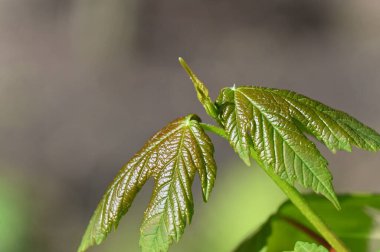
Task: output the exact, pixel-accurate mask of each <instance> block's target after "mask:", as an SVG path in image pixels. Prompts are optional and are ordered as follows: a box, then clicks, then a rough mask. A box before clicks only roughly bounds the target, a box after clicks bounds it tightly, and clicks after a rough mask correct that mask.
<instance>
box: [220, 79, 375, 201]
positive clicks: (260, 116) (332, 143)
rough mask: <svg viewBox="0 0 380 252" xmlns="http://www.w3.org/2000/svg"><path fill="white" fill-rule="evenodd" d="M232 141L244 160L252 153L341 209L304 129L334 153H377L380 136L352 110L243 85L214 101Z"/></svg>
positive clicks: (323, 167) (267, 165) (327, 171)
mask: <svg viewBox="0 0 380 252" xmlns="http://www.w3.org/2000/svg"><path fill="white" fill-rule="evenodd" d="M216 105H217V107H218V108H219V112H220V121H221V122H222V124H223V126H224V128H225V131H226V133H227V135H228V139H229V142H230V144H231V145H232V147H233V148H234V150H235V151H236V152H237V153H238V154H239V156H240V157H241V159H242V160H243V161H244V162H245V163H246V164H248V165H249V164H250V155H253V156H254V158H256V159H257V160H258V161H259V163H262V164H263V165H264V166H265V167H266V168H267V169H272V170H273V171H274V172H275V173H276V174H277V175H278V176H280V177H281V178H282V179H284V180H286V181H287V182H288V183H290V184H293V183H294V181H297V182H299V183H300V184H301V185H303V186H304V187H306V188H311V189H313V190H314V191H315V192H317V193H321V194H323V195H324V196H325V197H326V198H328V199H329V200H330V201H331V202H332V203H333V204H334V205H335V206H336V207H337V208H339V202H338V201H337V199H336V195H335V193H334V190H333V186H332V176H331V174H330V172H329V170H328V168H327V161H326V160H325V158H324V157H323V156H322V155H321V154H320V152H319V151H318V149H317V148H316V146H315V144H314V143H313V142H311V141H310V140H309V139H308V138H307V137H306V136H305V135H304V132H306V133H309V134H311V135H313V136H315V137H316V138H317V139H318V140H320V141H322V142H323V143H324V144H325V145H326V146H327V147H328V148H329V149H331V150H332V151H336V150H346V151H350V150H351V147H352V146H357V147H359V148H362V149H365V150H370V151H376V150H379V149H380V135H379V134H378V133H376V132H375V131H374V130H372V129H371V128H369V127H367V126H365V125H364V124H362V123H360V122H359V121H358V120H356V119H354V118H353V117H351V116H349V115H348V114H346V113H344V112H341V111H338V110H335V109H332V108H330V107H328V106H326V105H323V104H321V103H320V102H317V101H315V100H312V99H310V98H307V97H305V96H302V95H300V94H297V93H295V92H291V91H286V90H278V89H272V88H263V87H254V86H243V87H236V88H235V87H233V88H224V89H223V90H222V91H221V93H220V94H219V97H218V99H217V100H216Z"/></svg>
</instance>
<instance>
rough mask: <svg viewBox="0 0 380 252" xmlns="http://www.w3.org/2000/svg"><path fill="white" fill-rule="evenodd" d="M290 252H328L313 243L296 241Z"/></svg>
mask: <svg viewBox="0 0 380 252" xmlns="http://www.w3.org/2000/svg"><path fill="white" fill-rule="evenodd" d="M292 252H329V251H328V250H327V249H326V248H325V247H323V246H320V245H317V244H315V243H308V242H301V241H298V242H297V243H296V245H295V246H294V251H292Z"/></svg>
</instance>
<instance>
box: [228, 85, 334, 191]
mask: <svg viewBox="0 0 380 252" xmlns="http://www.w3.org/2000/svg"><path fill="white" fill-rule="evenodd" d="M235 92H239V93H240V94H242V95H243V96H244V97H245V98H246V99H247V100H248V101H249V102H250V103H251V104H252V106H254V107H255V108H256V109H257V110H258V111H260V113H261V114H262V115H263V117H264V118H265V119H266V120H267V121H268V123H270V120H268V118H267V117H266V114H265V113H264V112H262V111H261V110H260V108H259V107H258V106H257V105H256V103H255V102H254V101H253V100H252V99H251V98H250V97H248V96H247V95H246V94H245V93H244V92H242V91H240V90H239V89H236V90H235ZM234 100H235V101H234V102H235V110H236V95H235V96H234ZM270 125H271V126H272V127H273V129H274V130H275V131H276V132H277V133H278V134H279V136H281V138H282V140H283V142H285V143H286V144H287V145H288V146H289V147H290V148H291V149H292V151H293V152H294V154H295V155H297V156H298V158H299V159H300V160H302V162H303V163H305V164H307V163H306V162H305V161H304V160H303V159H302V158H301V157H300V156H299V155H298V154H297V152H296V151H294V149H293V148H292V147H291V146H290V145H289V144H288V142H287V141H286V140H285V139H284V138H283V136H282V134H280V133H279V130H278V129H277V128H276V127H275V126H274V125H273V124H272V123H270ZM306 167H308V168H309V171H310V172H311V173H312V174H313V175H314V177H315V178H317V179H318V182H319V183H320V184H322V185H323V187H324V188H325V190H326V191H327V192H328V193H329V194H330V196H332V198H335V197H334V196H335V195H333V194H332V193H331V192H330V190H329V189H328V187H327V186H326V185H325V182H324V181H321V180H320V178H319V176H316V175H315V173H314V171H313V169H310V166H309V165H306ZM325 168H327V167H326V166H325ZM326 172H328V170H327V171H326Z"/></svg>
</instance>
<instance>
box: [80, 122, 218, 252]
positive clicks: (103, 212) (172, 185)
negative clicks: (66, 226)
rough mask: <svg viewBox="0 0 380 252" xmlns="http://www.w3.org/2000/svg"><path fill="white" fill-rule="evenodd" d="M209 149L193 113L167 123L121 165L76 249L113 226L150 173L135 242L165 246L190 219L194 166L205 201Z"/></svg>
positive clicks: (211, 176) (212, 168)
mask: <svg viewBox="0 0 380 252" xmlns="http://www.w3.org/2000/svg"><path fill="white" fill-rule="evenodd" d="M213 152H214V148H213V145H212V143H211V140H210V139H209V137H208V136H207V135H206V134H205V132H204V131H203V129H202V127H201V126H200V119H199V118H198V117H197V116H195V115H189V116H187V117H184V118H180V119H177V120H175V121H173V122H172V123H170V124H168V125H167V126H166V127H165V128H163V129H162V130H161V131H159V132H158V133H157V134H156V135H154V136H153V137H152V138H151V139H150V140H149V141H148V142H147V143H146V144H145V146H144V147H143V148H142V149H141V150H140V151H139V152H138V153H137V154H136V155H135V156H134V157H133V158H132V159H131V160H130V161H129V162H128V163H127V164H126V165H125V166H124V167H123V168H122V169H121V170H120V172H119V174H118V175H117V176H116V178H115V180H114V181H113V182H112V184H111V185H110V186H109V188H108V189H107V191H106V193H105V195H104V196H103V198H102V200H101V201H100V203H99V205H98V207H97V209H96V210H95V213H94V215H93V216H92V218H91V221H90V224H89V226H88V227H87V230H86V232H85V234H84V236H83V239H82V243H81V245H80V247H79V249H78V251H79V252H82V251H85V250H86V249H87V248H89V247H90V246H92V245H95V244H100V243H101V242H102V241H103V240H104V239H105V238H106V236H107V235H108V233H110V231H111V230H112V229H114V228H116V227H117V225H118V223H119V221H120V219H121V217H122V216H123V215H124V214H125V213H126V212H127V211H128V209H129V207H130V206H131V204H132V201H133V199H134V198H135V196H136V194H137V192H138V191H139V190H140V189H141V187H142V186H143V185H144V184H145V182H146V181H147V179H149V178H150V177H153V178H154V180H155V186H154V191H153V195H152V199H151V201H150V204H149V206H148V208H147V210H146V211H145V215H144V221H143V224H142V227H141V240H140V245H141V247H142V248H143V250H146V251H167V250H168V247H169V245H170V244H171V243H172V242H173V241H178V239H179V238H180V237H181V235H182V234H183V232H184V228H185V226H186V224H188V223H190V221H191V217H192V213H193V199H192V192H191V185H192V182H193V179H194V176H195V172H196V171H198V173H199V176H200V179H201V186H202V192H203V198H204V200H205V201H207V199H208V197H209V194H210V192H211V190H212V187H213V185H214V180H215V175H216V165H215V161H214V158H213Z"/></svg>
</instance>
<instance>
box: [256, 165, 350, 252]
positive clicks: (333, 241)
mask: <svg viewBox="0 0 380 252" xmlns="http://www.w3.org/2000/svg"><path fill="white" fill-rule="evenodd" d="M256 160H257V159H256ZM259 166H260V167H261V168H262V169H263V170H264V171H265V172H266V173H267V174H268V176H269V177H270V178H271V179H273V181H274V182H275V183H276V184H277V186H278V187H280V189H281V190H282V191H283V192H284V193H285V195H286V196H288V198H289V199H290V201H291V202H292V203H293V204H294V205H295V206H296V207H297V208H298V210H299V211H300V212H301V213H302V214H303V215H304V216H305V217H306V219H307V220H308V221H309V222H310V223H311V224H312V225H313V226H314V227H315V228H316V229H317V230H318V232H319V233H320V234H321V235H322V236H323V238H325V239H326V241H327V242H328V243H329V244H330V245H331V246H332V247H333V248H334V249H335V250H336V251H337V252H349V250H348V249H347V247H346V246H345V245H344V244H343V242H342V241H341V240H340V239H339V238H338V237H337V236H336V235H335V234H334V233H333V232H332V231H331V230H330V229H329V228H328V227H327V225H326V224H325V223H324V222H323V221H322V220H321V218H320V217H319V216H318V215H317V214H316V213H315V212H314V211H313V209H311V207H310V205H309V203H307V201H306V200H305V198H304V197H302V195H301V194H300V193H299V192H298V191H297V190H296V189H295V188H294V187H293V186H291V185H290V184H289V183H288V182H286V181H284V180H282V179H281V178H280V177H279V176H278V175H277V174H275V173H274V171H272V170H271V169H266V168H265V167H264V166H263V165H262V164H260V163H259Z"/></svg>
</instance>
